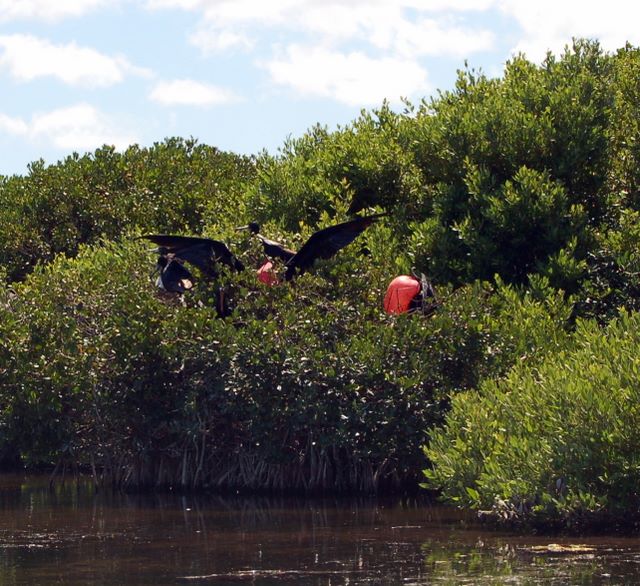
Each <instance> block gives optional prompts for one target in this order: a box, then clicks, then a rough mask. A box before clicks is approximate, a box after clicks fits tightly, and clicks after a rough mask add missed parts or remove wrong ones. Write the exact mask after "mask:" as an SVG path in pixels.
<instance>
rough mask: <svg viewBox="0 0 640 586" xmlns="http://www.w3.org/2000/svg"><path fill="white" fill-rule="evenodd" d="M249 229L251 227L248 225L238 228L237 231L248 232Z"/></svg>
mask: <svg viewBox="0 0 640 586" xmlns="http://www.w3.org/2000/svg"><path fill="white" fill-rule="evenodd" d="M248 229H249V225H248V224H247V225H246V226H238V227H237V228H236V230H248Z"/></svg>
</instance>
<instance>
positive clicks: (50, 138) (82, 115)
mask: <svg viewBox="0 0 640 586" xmlns="http://www.w3.org/2000/svg"><path fill="white" fill-rule="evenodd" d="M0 132H2V133H5V134H9V135H11V136H17V137H22V138H25V139H27V140H29V141H31V142H34V143H42V142H44V143H46V144H51V145H53V146H55V147H56V148H59V149H64V150H66V151H69V150H74V151H88V150H93V149H95V148H98V147H100V146H102V145H103V144H109V145H114V146H115V147H116V148H119V149H123V148H126V147H127V146H129V145H131V144H133V143H135V142H137V139H136V136H135V134H134V133H132V132H129V131H127V130H123V129H120V128H119V125H118V123H117V122H116V121H115V120H114V119H113V118H112V117H110V116H107V115H106V114H104V113H102V112H100V111H99V110H97V109H96V108H94V107H93V106H90V105H89V104H76V105H74V106H69V107H67V108H60V109H57V110H52V111H51V112H45V113H37V114H34V115H33V117H32V118H31V121H30V122H26V121H24V120H23V119H21V118H12V117H10V116H7V115H5V114H0Z"/></svg>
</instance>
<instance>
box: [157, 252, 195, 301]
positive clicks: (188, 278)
mask: <svg viewBox="0 0 640 586" xmlns="http://www.w3.org/2000/svg"><path fill="white" fill-rule="evenodd" d="M156 271H157V272H158V273H159V274H158V279H157V280H156V284H157V285H158V287H160V289H164V290H165V291H169V292H170V293H184V292H185V291H188V290H189V289H191V288H192V287H193V283H194V278H193V275H192V274H191V271H189V269H187V268H186V267H185V266H184V265H183V264H182V263H181V262H180V261H179V260H178V259H176V258H175V257H173V256H172V255H170V254H165V255H161V256H159V257H158V264H157V266H156Z"/></svg>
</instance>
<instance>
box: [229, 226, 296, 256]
mask: <svg viewBox="0 0 640 586" xmlns="http://www.w3.org/2000/svg"><path fill="white" fill-rule="evenodd" d="M236 230H249V232H251V234H253V235H254V236H255V237H256V238H258V239H259V240H260V242H262V248H263V249H264V253H265V254H266V255H267V256H268V257H270V258H279V259H281V260H283V261H284V262H285V263H286V262H289V261H290V260H291V259H292V258H293V257H294V256H295V254H296V253H295V252H294V251H293V250H289V249H288V248H287V247H286V246H283V245H282V244H280V243H279V242H276V241H275V240H269V239H268V238H265V237H264V236H263V235H262V234H260V224H258V222H249V223H248V224H247V225H246V226H240V227H238V228H236Z"/></svg>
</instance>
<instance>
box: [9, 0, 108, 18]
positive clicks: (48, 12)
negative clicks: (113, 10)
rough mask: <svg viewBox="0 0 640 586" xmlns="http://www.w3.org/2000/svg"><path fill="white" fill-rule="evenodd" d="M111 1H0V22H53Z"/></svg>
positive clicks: (80, 13) (84, 12) (77, 14)
mask: <svg viewBox="0 0 640 586" xmlns="http://www.w3.org/2000/svg"><path fill="white" fill-rule="evenodd" d="M103 5H113V2H112V1H111V0H0V22H6V21H10V20H18V19H23V20H45V21H55V20H61V19H63V18H66V17H70V16H71V17H76V16H81V15H83V14H86V13H87V12H90V11H91V10H94V9H95V8H98V7H100V6H103Z"/></svg>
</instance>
